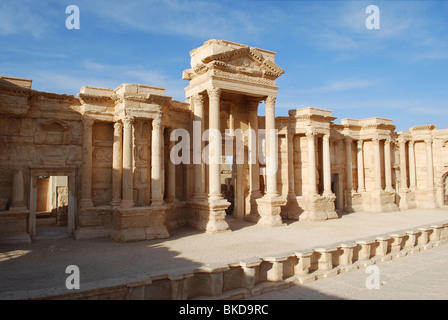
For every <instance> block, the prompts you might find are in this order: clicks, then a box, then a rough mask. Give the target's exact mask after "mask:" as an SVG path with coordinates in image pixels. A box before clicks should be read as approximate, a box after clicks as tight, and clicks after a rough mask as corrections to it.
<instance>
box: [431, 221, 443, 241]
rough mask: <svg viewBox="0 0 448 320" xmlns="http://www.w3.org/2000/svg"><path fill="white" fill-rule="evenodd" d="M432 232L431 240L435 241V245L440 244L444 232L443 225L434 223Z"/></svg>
mask: <svg viewBox="0 0 448 320" xmlns="http://www.w3.org/2000/svg"><path fill="white" fill-rule="evenodd" d="M431 228H432V233H431V236H430V240H431V242H433V243H434V245H435V246H438V245H439V244H440V240H441V239H440V236H441V233H442V229H443V225H432V226H431Z"/></svg>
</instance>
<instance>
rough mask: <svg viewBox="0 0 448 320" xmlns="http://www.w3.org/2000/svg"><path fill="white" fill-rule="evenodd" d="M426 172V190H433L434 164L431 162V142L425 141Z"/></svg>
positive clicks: (429, 140)
mask: <svg viewBox="0 0 448 320" xmlns="http://www.w3.org/2000/svg"><path fill="white" fill-rule="evenodd" d="M425 144H426V170H427V171H426V172H427V174H426V175H427V181H428V182H427V188H428V189H430V190H433V189H434V164H433V161H432V140H431V139H426V140H425Z"/></svg>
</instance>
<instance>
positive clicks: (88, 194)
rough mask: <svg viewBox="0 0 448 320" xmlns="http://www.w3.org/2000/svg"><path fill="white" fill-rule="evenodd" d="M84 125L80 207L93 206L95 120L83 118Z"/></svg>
mask: <svg viewBox="0 0 448 320" xmlns="http://www.w3.org/2000/svg"><path fill="white" fill-rule="evenodd" d="M82 123H83V126H84V132H83V141H82V157H83V166H82V183H81V195H82V198H81V200H80V201H79V204H80V206H81V207H83V208H84V207H93V202H92V153H93V147H92V136H93V125H94V123H95V121H94V120H93V119H91V118H83V120H82Z"/></svg>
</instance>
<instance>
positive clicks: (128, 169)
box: [120, 116, 134, 208]
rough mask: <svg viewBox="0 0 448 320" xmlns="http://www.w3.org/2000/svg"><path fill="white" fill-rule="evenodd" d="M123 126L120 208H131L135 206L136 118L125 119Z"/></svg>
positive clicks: (127, 117) (128, 117)
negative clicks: (133, 130) (134, 157)
mask: <svg viewBox="0 0 448 320" xmlns="http://www.w3.org/2000/svg"><path fill="white" fill-rule="evenodd" d="M123 124H124V125H123V190H122V198H121V203H120V206H121V207H123V208H130V207H133V206H134V199H133V196H134V172H133V163H132V162H133V157H132V150H133V149H134V146H133V141H132V129H133V124H134V117H131V116H126V117H125V118H124V119H123Z"/></svg>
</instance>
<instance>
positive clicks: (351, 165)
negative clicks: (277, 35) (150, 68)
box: [0, 40, 448, 242]
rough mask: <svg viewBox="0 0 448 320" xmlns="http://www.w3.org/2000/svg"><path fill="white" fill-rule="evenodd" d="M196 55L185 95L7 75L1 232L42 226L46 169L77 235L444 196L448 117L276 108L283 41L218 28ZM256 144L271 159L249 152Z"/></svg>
mask: <svg viewBox="0 0 448 320" xmlns="http://www.w3.org/2000/svg"><path fill="white" fill-rule="evenodd" d="M190 56H191V68H189V69H187V70H185V71H184V72H183V79H184V80H188V81H189V85H188V86H187V87H186V89H185V92H186V102H179V101H174V100H172V99H171V97H168V96H166V95H165V89H163V88H160V87H153V86H147V85H136V84H123V85H121V86H120V87H118V88H116V89H114V90H112V89H102V88H92V87H83V88H81V90H80V93H79V94H78V95H77V96H76V97H75V96H71V95H63V94H55V93H47V92H39V91H36V90H33V89H31V80H27V79H18V78H12V77H0V115H1V116H0V150H1V152H0V210H1V211H0V241H1V242H30V241H31V239H33V238H34V237H35V235H36V228H37V227H36V220H37V211H39V210H38V206H39V203H40V202H42V199H41V198H42V194H45V192H40V191H38V190H39V186H38V185H39V181H40V179H42V178H43V177H61V176H63V177H67V178H66V183H65V185H64V186H61V189H60V190H61V191H60V193H61V194H64V195H65V198H64V199H61V200H57V199H56V200H51V201H53V202H54V203H56V202H61V206H63V208H62V209H61V210H62V211H61V212H62V213H61V214H60V216H61V217H63V219H64V223H62V224H65V225H66V228H67V232H68V234H70V235H72V236H73V237H75V238H76V239H86V238H96V237H111V238H113V239H114V240H116V241H135V240H149V239H157V238H167V237H169V232H170V231H172V230H174V229H177V228H180V227H183V226H187V225H188V226H193V227H195V228H198V229H200V230H203V231H206V232H219V231H224V230H228V229H229V226H228V224H227V222H226V219H225V217H226V214H231V215H233V216H234V217H235V218H236V219H246V220H249V221H253V222H256V223H259V224H264V225H269V226H279V225H282V224H283V223H284V221H286V220H310V221H319V220H326V219H334V218H338V217H339V214H340V213H341V212H355V211H368V212H390V211H398V210H405V209H410V208H415V207H418V208H435V207H439V206H443V205H445V204H446V202H447V194H448V191H447V186H448V183H447V181H448V179H447V178H446V177H447V176H448V129H445V130H439V129H437V128H436V127H435V126H434V125H423V126H417V127H413V128H411V129H410V130H409V131H406V132H395V126H394V125H393V123H392V121H391V120H389V119H383V118H369V119H361V120H353V119H342V120H341V123H340V124H336V123H334V121H335V119H336V118H335V117H333V116H332V114H331V111H328V110H321V109H315V108H304V109H296V110H290V111H289V114H288V116H284V117H275V101H276V95H277V89H278V87H277V86H276V84H275V80H276V79H277V78H278V77H279V76H281V75H282V74H283V73H284V71H283V70H282V69H281V68H280V67H279V66H277V65H276V64H275V53H274V52H271V51H267V50H262V49H257V48H252V47H248V46H245V45H240V44H236V43H232V42H228V41H222V40H209V41H207V42H205V43H204V45H203V46H201V47H199V48H197V49H195V50H193V51H191V52H190ZM263 104H264V109H265V112H264V113H265V115H264V116H259V113H260V112H259V111H260V109H261V108H263ZM208 129H211V130H209V132H214V131H213V130H215V131H218V130H219V132H221V133H222V136H221V138H220V139H218V138H214V137H213V136H212V134H209V135H208V136H206V138H205V139H199V141H200V142H199V145H198V143H197V141H198V140H197V139H195V135H199V136H200V137H202V134H203V133H204V132H205V131H206V130H208ZM226 129H227V131H226ZM237 129H241V131H242V132H251V130H252V132H256V133H257V134H244V135H236V134H232V133H233V132H235V130H237ZM249 129H250V130H249ZM260 129H265V132H266V134H265V135H264V136H263V137H262V138H260V136H259V135H258V132H259V131H260ZM273 129H276V130H277V133H278V134H277V135H271V134H268V132H271V131H272V130H273ZM178 132H186V133H188V134H189V137H191V139H189V141H188V143H187V145H188V146H189V147H188V148H187V149H185V148H184V149H182V151H181V153H182V157H185V159H189V161H185V162H182V163H179V164H175V163H173V161H171V154H170V153H171V150H173V148H174V147H175V146H176V144H177V143H178V142H179V141H181V140H182V138H179V136H178ZM218 140H220V141H218ZM229 141H230V142H232V143H231V144H226V143H225V142H229ZM183 142H184V143H185V141H183ZM260 142H262V143H260ZM229 145H230V146H231V147H228V146H229ZM238 145H239V146H242V149H243V150H244V151H243V153H242V154H240V156H241V157H242V158H241V159H243V161H242V162H241V161H238V159H237V158H238V157H237V156H236V154H235V149H236V146H238ZM254 146H255V147H254ZM207 147H208V148H207ZM211 147H216V148H219V149H221V150H222V152H221V155H222V158H223V159H224V158H226V159H227V163H225V164H219V163H217V162H213V161H211V162H209V163H208V164H207V163H204V161H202V159H203V156H204V154H205V157H209V159H211V158H212V157H215V156H216V154H215V153H213V148H211ZM204 150H207V151H204ZM274 153H275V155H277V156H274ZM254 154H257V155H260V154H264V155H265V157H264V160H263V161H255V162H254V161H249V160H250V159H251V157H253V155H254ZM195 159H196V160H197V159H201V160H199V162H198V161H194V160H195ZM229 159H230V160H229ZM241 159H240V160H241ZM271 165H273V166H274V167H275V168H278V170H275V171H274V172H273V171H272V170H269V169H268V168H269V167H270V166H271ZM64 188H65V189H64ZM56 210H59V208H57V209H56Z"/></svg>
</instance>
